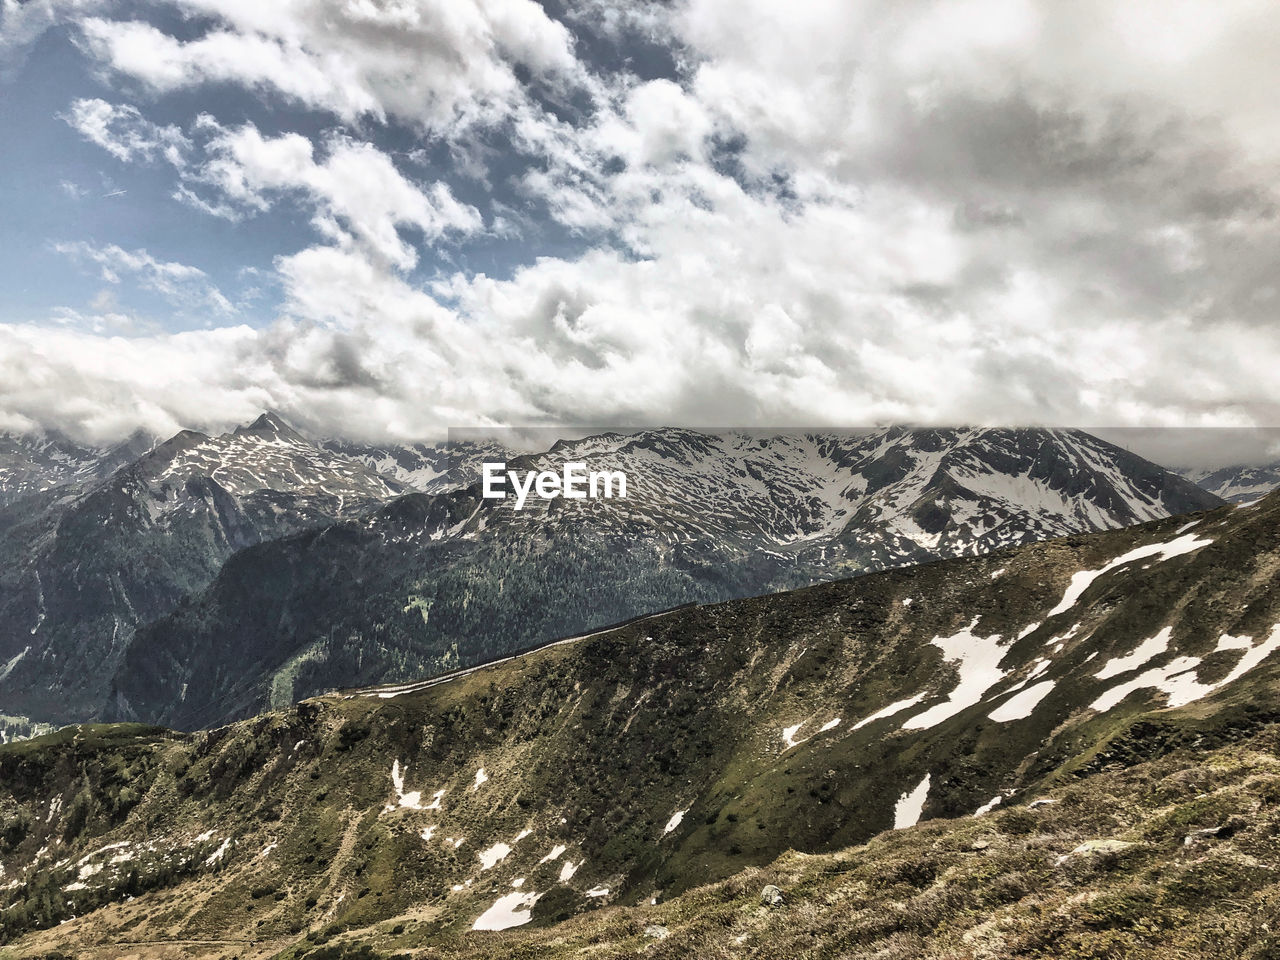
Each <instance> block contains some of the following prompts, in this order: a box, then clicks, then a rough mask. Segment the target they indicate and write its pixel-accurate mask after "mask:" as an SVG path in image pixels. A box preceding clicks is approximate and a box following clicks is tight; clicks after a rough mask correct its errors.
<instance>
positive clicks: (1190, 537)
mask: <svg viewBox="0 0 1280 960" xmlns="http://www.w3.org/2000/svg"><path fill="white" fill-rule="evenodd" d="M1211 543H1213V541H1212V540H1201V539H1198V538H1197V537H1196V535H1195V534H1193V533H1188V534H1185V535H1183V536H1181V537H1177V538H1175V539H1173V540H1170V541H1169V542H1168V543H1148V544H1146V545H1145V546H1142V547H1135V548H1134V549H1132V550H1130V551H1129V552H1128V553H1125V554H1121V555H1120V556H1118V557H1116V558H1115V559H1114V560H1112V561H1111V562H1110V563H1108V564H1105V565H1104V566H1102V567H1099V568H1098V569H1097V570H1081V571H1080V572H1079V573H1074V574H1072V575H1071V583H1070V584H1069V585H1068V586H1067V592H1066V593H1064V594H1063V595H1062V599H1061V600H1060V601H1059V602H1058V605H1057V606H1056V607H1054V608H1053V609H1052V610H1050V611H1049V612H1048V613H1047V614H1046V615H1045V619H1046V620H1047V619H1049V618H1050V617H1053V616H1057V615H1058V614H1059V613H1063V612H1065V611H1067V610H1070V609H1071V608H1072V607H1074V606H1075V604H1076V601H1077V600H1079V599H1080V597H1081V595H1082V594H1083V593H1084V592H1085V591H1086V590H1088V589H1089V585H1090V584H1092V583H1093V581H1095V580H1097V579H1098V577H1100V576H1102V575H1103V574H1104V573H1109V572H1110V571H1112V570H1114V569H1116V567H1121V566H1124V564H1126V563H1130V562H1132V561H1134V560H1142V559H1145V558H1146V557H1155V558H1156V560H1158V561H1163V560H1171V559H1172V558H1174V557H1180V556H1182V555H1183V554H1185V553H1191V552H1192V551H1193V550H1199V549H1200V548H1201V547H1207V546H1209V544H1211Z"/></svg>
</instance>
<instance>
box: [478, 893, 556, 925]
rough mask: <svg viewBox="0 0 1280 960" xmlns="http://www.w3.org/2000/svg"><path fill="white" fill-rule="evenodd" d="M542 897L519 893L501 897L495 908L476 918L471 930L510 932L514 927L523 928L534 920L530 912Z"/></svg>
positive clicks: (536, 894)
mask: <svg viewBox="0 0 1280 960" xmlns="http://www.w3.org/2000/svg"><path fill="white" fill-rule="evenodd" d="M540 896H542V894H539V893H521V892H519V891H517V892H515V893H508V894H507V895H506V896H502V897H499V898H498V899H497V901H496V902H495V903H494V904H493V906H491V907H490V908H489V909H488V910H486V911H485V912H484V913H482V914H480V916H479V917H477V918H476V922H475V923H474V924H473V925H472V927H471V929H472V930H509V929H511V928H512V927H519V926H522V925H523V924H526V923H528V922H529V921H530V920H532V919H533V914H532V913H531V912H530V911H531V910H532V908H533V905H534V904H535V903H537V901H538V898H539V897H540Z"/></svg>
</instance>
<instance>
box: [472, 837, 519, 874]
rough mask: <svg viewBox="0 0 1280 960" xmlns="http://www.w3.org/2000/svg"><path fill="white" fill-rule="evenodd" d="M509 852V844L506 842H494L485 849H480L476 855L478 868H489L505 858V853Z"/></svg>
mask: <svg viewBox="0 0 1280 960" xmlns="http://www.w3.org/2000/svg"><path fill="white" fill-rule="evenodd" d="M510 852H511V846H510V845H509V844H506V843H495V844H494V845H493V846H492V847H489V848H488V849H487V850H481V851H480V852H479V853H478V854H476V856H478V857H479V858H480V869H481V870H491V869H493V868H494V867H495V866H497V865H498V863H499V862H501V861H502V860H505V859H506V857H507V854H509V853H510Z"/></svg>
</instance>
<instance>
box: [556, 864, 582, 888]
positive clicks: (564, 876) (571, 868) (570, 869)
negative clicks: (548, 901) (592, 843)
mask: <svg viewBox="0 0 1280 960" xmlns="http://www.w3.org/2000/svg"><path fill="white" fill-rule="evenodd" d="M584 863H586V861H585V860H579V861H578V862H577V863H572V862H571V861H568V860H566V861H565V862H564V866H563V867H561V868H560V882H561V883H565V882H566V881H568V880H571V879H573V875H574V874H575V873H577V872H578V868H579V867H581V866H582V865H583V864H584Z"/></svg>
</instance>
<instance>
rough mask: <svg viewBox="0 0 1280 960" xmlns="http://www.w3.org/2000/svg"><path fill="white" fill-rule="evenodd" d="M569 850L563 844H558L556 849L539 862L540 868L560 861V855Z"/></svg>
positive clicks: (552, 849) (553, 848)
mask: <svg viewBox="0 0 1280 960" xmlns="http://www.w3.org/2000/svg"><path fill="white" fill-rule="evenodd" d="M568 849H569V848H568V847H566V846H565V845H564V844H563V843H557V844H556V845H555V846H554V847H552V848H551V852H550V853H548V854H547V855H546V856H545V857H543V858H542V859H541V860H539V861H538V866H542V865H543V864H544V863H550V862H551V861H552V860H558V859H559V858H560V855H561V854H563V853H564V852H565V851H566V850H568Z"/></svg>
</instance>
